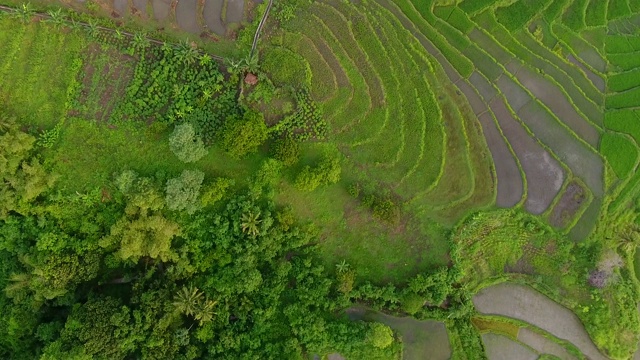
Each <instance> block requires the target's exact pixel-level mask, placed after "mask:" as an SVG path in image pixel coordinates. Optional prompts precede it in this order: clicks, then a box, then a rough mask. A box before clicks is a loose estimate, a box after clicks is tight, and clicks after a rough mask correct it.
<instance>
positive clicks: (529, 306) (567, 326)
mask: <svg viewBox="0 0 640 360" xmlns="http://www.w3.org/2000/svg"><path fill="white" fill-rule="evenodd" d="M473 303H474V305H475V306H476V309H477V310H478V311H479V312H481V313H483V314H493V315H501V316H506V317H510V318H514V319H518V320H522V321H525V322H527V323H529V324H532V325H534V326H536V327H539V328H540V329H542V330H544V331H547V332H549V333H550V334H552V335H554V336H555V337H557V338H560V339H564V340H567V341H568V342H570V343H572V344H573V345H575V346H576V347H577V348H578V349H579V350H580V351H581V352H582V353H583V354H584V355H585V356H587V357H588V358H589V359H591V360H606V359H607V358H606V357H605V356H603V355H602V354H601V353H600V351H598V349H597V348H596V346H595V345H594V344H593V342H592V341H591V338H590V337H589V335H588V334H587V332H586V330H585V329H584V326H583V325H582V323H581V322H580V320H579V319H578V317H577V316H576V315H575V314H574V313H573V312H571V310H569V309H567V308H565V307H564V306H562V305H560V304H558V303H556V302H554V301H553V300H551V299H549V298H548V297H546V296H544V295H543V294H541V293H539V292H538V291H536V290H534V289H532V288H530V287H528V286H524V285H519V284H512V283H502V284H498V285H494V286H490V287H487V288H484V289H482V290H481V291H480V292H479V293H478V294H476V295H475V296H474V298H473Z"/></svg>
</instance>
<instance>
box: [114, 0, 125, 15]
mask: <svg viewBox="0 0 640 360" xmlns="http://www.w3.org/2000/svg"><path fill="white" fill-rule="evenodd" d="M128 5H129V2H128V1H127V0H113V10H114V11H115V12H117V13H118V14H120V15H125V14H126V13H127V6H128Z"/></svg>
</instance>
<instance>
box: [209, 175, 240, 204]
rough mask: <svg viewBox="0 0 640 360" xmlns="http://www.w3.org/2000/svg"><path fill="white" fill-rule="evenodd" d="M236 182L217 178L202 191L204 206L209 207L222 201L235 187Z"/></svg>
mask: <svg viewBox="0 0 640 360" xmlns="http://www.w3.org/2000/svg"><path fill="white" fill-rule="evenodd" d="M233 184H234V181H233V180H232V179H227V178H216V179H214V180H213V181H212V182H211V183H210V184H207V185H205V187H204V189H203V190H202V197H201V203H202V206H209V205H213V204H215V203H216V202H217V201H219V200H221V199H222V198H223V197H224V195H225V194H226V192H227V189H228V188H229V187H231V186H233Z"/></svg>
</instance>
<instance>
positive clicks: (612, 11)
mask: <svg viewBox="0 0 640 360" xmlns="http://www.w3.org/2000/svg"><path fill="white" fill-rule="evenodd" d="M629 15H631V8H629V2H628V1H627V0H609V9H608V10H607V20H614V19H619V18H622V17H625V16H629Z"/></svg>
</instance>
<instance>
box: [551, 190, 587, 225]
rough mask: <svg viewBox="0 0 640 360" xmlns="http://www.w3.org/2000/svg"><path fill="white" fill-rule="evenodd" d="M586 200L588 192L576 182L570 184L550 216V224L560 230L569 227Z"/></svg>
mask: <svg viewBox="0 0 640 360" xmlns="http://www.w3.org/2000/svg"><path fill="white" fill-rule="evenodd" d="M586 199H587V190H586V189H584V188H583V187H582V185H580V184H579V183H578V182H576V181H572V182H570V183H569V185H567V188H566V190H565V191H564V193H563V194H562V197H561V198H560V200H559V201H558V203H557V204H556V206H555V207H554V208H553V211H552V212H551V214H550V215H549V223H551V225H553V226H555V227H558V228H563V227H565V226H567V225H568V224H569V222H570V221H571V219H573V218H574V216H575V215H576V213H577V212H578V210H580V208H581V207H582V204H583V203H584V201H585V200H586Z"/></svg>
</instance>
